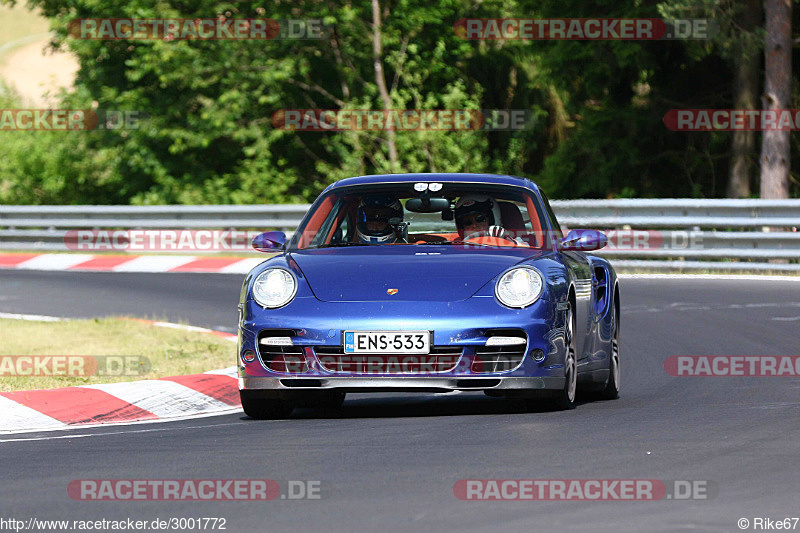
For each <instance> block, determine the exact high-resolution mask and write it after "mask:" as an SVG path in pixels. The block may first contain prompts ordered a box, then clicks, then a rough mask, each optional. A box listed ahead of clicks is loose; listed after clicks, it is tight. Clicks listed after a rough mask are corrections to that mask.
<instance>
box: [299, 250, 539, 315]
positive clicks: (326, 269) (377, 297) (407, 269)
mask: <svg viewBox="0 0 800 533" xmlns="http://www.w3.org/2000/svg"><path fill="white" fill-rule="evenodd" d="M541 254H542V251H541V250H533V249H530V248H492V249H486V248H479V249H475V248H465V247H462V246H430V245H429V246H364V247H352V248H325V249H315V250H301V251H297V252H293V253H291V254H290V255H291V259H293V260H294V261H295V262H296V264H297V265H298V267H299V268H300V270H301V271H302V273H303V275H304V276H305V278H306V280H307V281H308V284H309V286H310V288H311V290H312V292H313V293H314V295H315V296H316V297H317V298H318V299H320V300H322V301H325V302H376V301H394V302H397V301H429V302H457V301H461V300H466V299H467V298H469V297H470V296H472V295H473V294H475V293H476V292H477V291H478V290H479V289H480V288H481V287H483V286H484V285H485V284H486V283H487V282H489V281H490V280H491V279H492V278H494V277H495V276H497V275H498V274H500V273H502V272H503V271H504V270H506V269H507V268H509V267H511V266H513V265H515V264H517V263H519V262H521V261H524V260H526V259H531V258H535V257H539V256H540V255H541ZM390 289H396V293H395V294H389V291H390Z"/></svg>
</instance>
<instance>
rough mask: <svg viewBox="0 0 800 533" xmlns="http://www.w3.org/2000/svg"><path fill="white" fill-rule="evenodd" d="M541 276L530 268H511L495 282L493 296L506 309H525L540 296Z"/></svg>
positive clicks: (541, 287) (542, 283) (542, 281)
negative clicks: (506, 307) (505, 306)
mask: <svg viewBox="0 0 800 533" xmlns="http://www.w3.org/2000/svg"><path fill="white" fill-rule="evenodd" d="M543 288H544V280H542V275H541V274H539V272H538V271H537V270H535V269H533V268H531V267H519V268H512V269H511V270H509V271H508V272H506V273H505V274H503V275H502V276H501V277H500V279H499V280H498V281H497V285H495V288H494V294H495V296H497V299H498V300H500V303H502V304H503V305H507V306H508V307H527V306H529V305H531V304H532V303H533V302H535V301H536V300H537V299H538V298H539V296H541V294H542V289H543Z"/></svg>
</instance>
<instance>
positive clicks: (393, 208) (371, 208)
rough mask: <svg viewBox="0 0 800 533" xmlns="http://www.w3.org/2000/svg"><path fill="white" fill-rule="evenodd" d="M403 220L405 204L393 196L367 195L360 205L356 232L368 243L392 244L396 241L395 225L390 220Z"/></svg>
mask: <svg viewBox="0 0 800 533" xmlns="http://www.w3.org/2000/svg"><path fill="white" fill-rule="evenodd" d="M393 218H399V219H400V220H399V221H400V222H402V221H403V205H402V204H401V203H400V201H399V200H398V199H397V198H394V197H392V196H387V195H382V196H365V197H363V198H362V199H361V203H360V204H359V206H358V213H357V221H356V234H357V235H358V239H359V241H361V242H364V243H367V244H391V243H394V242H396V240H397V238H396V236H395V226H396V225H397V223H395V224H394V225H392V224H390V223H389V220H391V219H393Z"/></svg>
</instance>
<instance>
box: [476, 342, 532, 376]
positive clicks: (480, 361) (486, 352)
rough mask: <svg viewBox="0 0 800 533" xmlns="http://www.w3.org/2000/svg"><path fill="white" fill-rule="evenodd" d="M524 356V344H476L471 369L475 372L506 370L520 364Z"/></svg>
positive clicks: (485, 372) (486, 372)
mask: <svg viewBox="0 0 800 533" xmlns="http://www.w3.org/2000/svg"><path fill="white" fill-rule="evenodd" d="M524 357H525V345H524V344H518V345H514V346H478V347H476V348H475V360H474V361H473V362H472V371H473V372H475V373H477V374H488V373H491V372H508V371H510V370H514V369H515V368H517V367H518V366H519V365H520V364H522V359H523V358H524Z"/></svg>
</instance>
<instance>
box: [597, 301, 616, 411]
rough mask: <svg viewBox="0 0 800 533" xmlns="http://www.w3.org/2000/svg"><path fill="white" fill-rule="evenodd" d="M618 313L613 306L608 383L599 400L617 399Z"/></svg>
mask: <svg viewBox="0 0 800 533" xmlns="http://www.w3.org/2000/svg"><path fill="white" fill-rule="evenodd" d="M620 374H621V373H620V368H619V312H618V311H617V308H616V306H614V335H612V337H611V354H610V357H609V360H608V382H607V383H606V387H605V389H603V390H602V392H600V395H599V396H600V399H603V400H615V399H617V398H619V378H620Z"/></svg>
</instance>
